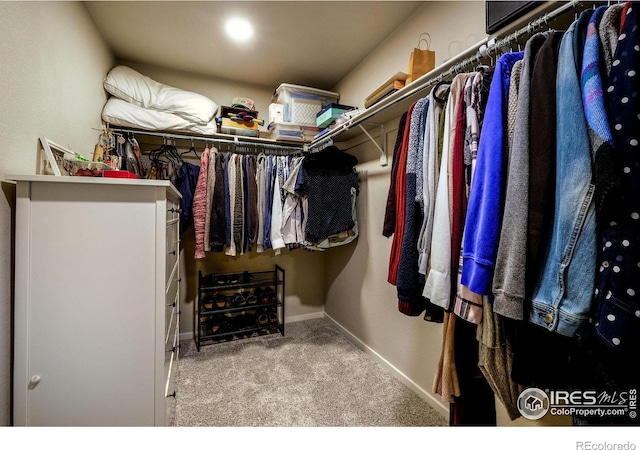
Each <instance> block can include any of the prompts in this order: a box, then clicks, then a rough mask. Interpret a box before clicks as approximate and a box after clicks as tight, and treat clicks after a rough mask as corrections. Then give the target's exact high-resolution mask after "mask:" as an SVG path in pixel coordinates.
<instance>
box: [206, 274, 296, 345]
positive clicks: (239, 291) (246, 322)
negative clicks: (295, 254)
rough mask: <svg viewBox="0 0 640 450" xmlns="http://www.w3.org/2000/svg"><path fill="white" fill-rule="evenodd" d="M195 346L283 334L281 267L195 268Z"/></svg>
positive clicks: (282, 280)
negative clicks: (230, 270)
mask: <svg viewBox="0 0 640 450" xmlns="http://www.w3.org/2000/svg"><path fill="white" fill-rule="evenodd" d="M196 321H197V322H196V323H197V326H196V347H197V349H198V351H200V347H201V346H202V345H205V344H213V343H220V342H228V341H231V340H236V339H246V338H250V337H257V336H263V335H268V334H273V333H280V334H282V335H283V336H284V269H283V268H282V267H280V266H278V265H276V266H275V269H274V270H270V271H265V272H248V271H247V272H239V273H212V274H208V275H204V274H203V273H202V272H198V301H197V302H196Z"/></svg>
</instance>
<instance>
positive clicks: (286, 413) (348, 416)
mask: <svg viewBox="0 0 640 450" xmlns="http://www.w3.org/2000/svg"><path fill="white" fill-rule="evenodd" d="M285 331H286V335H285V336H284V337H283V336H281V335H280V334H275V335H270V336H264V337H258V338H252V339H245V340H237V341H232V342H226V343H222V344H212V345H206V346H201V348H200V352H198V351H197V350H196V347H195V343H193V342H191V341H189V342H186V341H184V342H183V345H182V351H181V354H180V362H179V365H178V371H177V386H176V391H177V397H176V407H175V411H174V413H173V414H172V416H173V418H172V424H173V425H174V426H179V427H206V426H210V427H324V426H326V427H373V426H378V427H406V426H411V427H435V426H438V427H440V426H447V421H446V419H445V418H444V417H443V416H442V415H441V414H440V413H439V412H437V411H435V410H434V409H433V408H432V407H431V406H429V405H428V404H427V403H426V402H425V401H424V400H422V399H421V398H420V397H419V396H418V395H416V394H415V393H414V392H413V391H411V390H410V389H408V388H407V387H406V386H405V385H404V384H402V383H401V382H400V381H399V380H397V379H396V378H394V377H393V376H392V375H391V374H390V373H389V372H387V371H386V370H385V369H383V368H382V367H381V366H380V365H379V364H378V363H377V362H376V361H375V360H374V359H373V358H372V357H371V356H369V355H368V354H367V353H365V352H363V351H362V350H361V349H359V348H358V347H356V346H355V345H354V344H353V343H352V342H351V341H349V340H348V339H347V338H346V337H345V336H344V335H343V334H342V333H341V332H340V331H339V330H338V329H337V328H335V327H334V326H333V325H332V324H330V323H329V322H327V321H325V320H322V319H317V320H307V321H302V322H294V323H291V324H287V325H286V330H285Z"/></svg>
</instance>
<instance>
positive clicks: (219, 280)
mask: <svg viewBox="0 0 640 450" xmlns="http://www.w3.org/2000/svg"><path fill="white" fill-rule="evenodd" d="M239 282H240V275H238V274H237V273H236V274H230V275H223V274H220V275H217V276H216V284H217V285H218V286H223V285H225V284H238V283H239Z"/></svg>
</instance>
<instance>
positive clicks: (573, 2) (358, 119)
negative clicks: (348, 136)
mask: <svg viewBox="0 0 640 450" xmlns="http://www.w3.org/2000/svg"><path fill="white" fill-rule="evenodd" d="M581 3H584V0H570V1H568V2H566V3H563V4H562V6H559V7H557V8H555V9H553V10H551V11H548V12H546V13H544V14H542V15H541V16H540V17H538V18H537V19H535V20H532V21H530V22H529V23H527V25H525V26H523V27H521V28H519V29H517V30H516V31H515V32H513V33H509V34H506V35H504V36H503V37H502V38H501V39H499V40H497V39H496V38H495V37H494V38H491V39H489V38H484V39H482V40H481V41H479V42H477V43H476V44H474V45H472V46H471V47H469V48H467V49H466V50H464V51H462V52H461V53H459V54H457V55H456V56H454V57H453V58H451V59H449V60H448V61H445V62H444V63H442V64H440V65H439V66H438V67H436V68H434V69H433V70H431V71H430V72H428V73H427V74H425V75H423V76H422V77H420V78H418V79H417V80H416V81H414V82H413V83H411V84H409V85H408V86H405V87H404V88H402V89H400V90H398V91H396V92H394V93H393V94H391V95H389V96H388V97H386V98H384V99H382V100H380V101H379V102H378V103H376V104H374V105H372V106H371V107H370V108H367V109H365V110H364V111H362V113H360V114H358V115H356V116H354V117H352V118H351V119H350V120H348V121H346V122H344V123H342V124H341V125H339V126H338V127H336V128H334V129H333V130H331V131H330V132H329V133H327V134H325V135H324V136H323V137H322V138H321V139H319V140H318V141H316V142H312V143H311V144H309V148H310V149H314V148H315V147H316V146H319V145H322V143H323V142H324V141H325V140H326V139H333V138H335V137H336V136H337V135H339V134H341V133H343V132H345V131H347V130H350V129H351V128H353V127H355V126H358V125H360V124H362V123H363V122H365V121H367V120H369V119H371V118H372V117H373V116H375V115H376V114H378V113H380V112H382V111H383V110H385V109H387V108H389V107H390V106H393V105H395V104H398V103H400V102H402V101H404V100H407V99H409V98H411V97H412V96H415V95H417V94H419V93H421V92H423V91H425V90H427V89H429V88H430V87H432V86H435V85H436V84H437V83H438V82H440V81H442V80H446V79H448V78H450V77H451V76H452V75H455V74H457V73H459V72H460V71H462V69H465V68H467V67H469V66H472V65H477V64H479V63H480V62H481V61H482V59H484V58H487V57H489V56H490V55H491V54H496V55H497V54H498V53H499V52H500V50H501V49H504V48H505V47H508V46H510V45H511V44H513V43H515V42H517V40H518V39H519V38H520V37H522V36H524V35H527V34H532V33H533V32H534V31H535V30H537V29H539V28H541V27H542V26H543V25H544V26H548V24H549V21H551V20H553V19H555V18H556V17H558V16H561V15H563V14H565V13H566V12H568V11H571V10H576V8H577V7H578V5H580V4H581Z"/></svg>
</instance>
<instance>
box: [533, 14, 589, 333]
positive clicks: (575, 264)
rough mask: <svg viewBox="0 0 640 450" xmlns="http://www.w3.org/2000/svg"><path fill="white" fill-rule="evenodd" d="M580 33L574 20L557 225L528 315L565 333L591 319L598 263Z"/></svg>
mask: <svg viewBox="0 0 640 450" xmlns="http://www.w3.org/2000/svg"><path fill="white" fill-rule="evenodd" d="M585 13H587V11H585ZM585 13H583V14H585ZM584 19H585V16H583V17H581V18H580V19H579V21H580V20H584ZM576 34H577V32H576V22H574V23H573V24H572V25H571V26H570V27H569V29H568V30H567V32H566V33H565V35H564V37H563V38H562V43H561V44H560V53H559V57H558V72H557V77H556V89H557V95H556V98H557V105H556V111H557V112H556V116H557V132H556V138H557V141H556V190H555V200H554V202H555V203H554V218H553V228H552V231H551V237H550V239H549V240H548V242H547V244H546V248H545V249H544V257H543V267H542V269H541V275H540V277H539V279H538V281H537V283H536V285H535V288H534V294H533V299H532V305H531V312H530V314H529V321H531V322H532V323H535V324H537V325H540V326H543V327H545V328H547V329H548V330H550V331H554V332H557V333H559V334H561V335H564V336H573V335H574V334H575V332H576V331H577V329H578V327H579V326H580V325H581V324H583V323H584V322H585V320H587V318H588V315H589V310H590V308H591V299H592V296H593V288H594V283H595V280H594V278H595V265H596V217H595V206H594V202H593V194H594V184H593V180H592V158H591V150H590V146H589V138H588V135H587V125H586V120H585V115H584V108H583V106H582V96H581V90H580V78H579V67H578V66H577V65H576V61H577V60H576V58H579V57H580V56H579V55H576V54H575V53H574V45H573V41H574V39H577V38H579V37H578V36H576ZM578 60H579V59H578Z"/></svg>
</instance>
